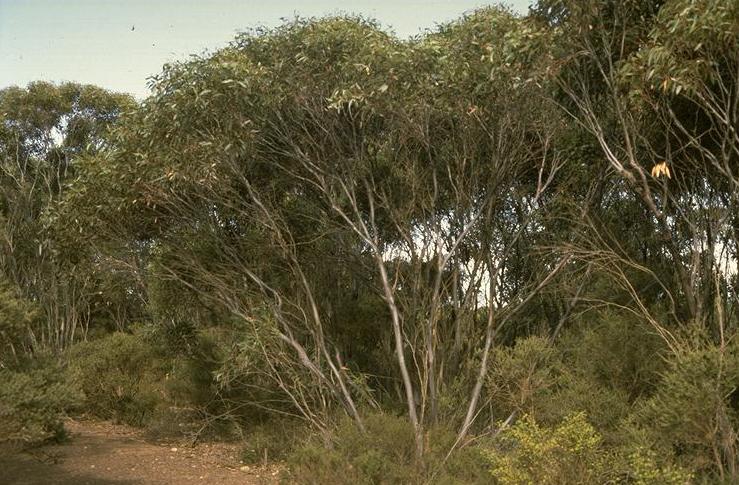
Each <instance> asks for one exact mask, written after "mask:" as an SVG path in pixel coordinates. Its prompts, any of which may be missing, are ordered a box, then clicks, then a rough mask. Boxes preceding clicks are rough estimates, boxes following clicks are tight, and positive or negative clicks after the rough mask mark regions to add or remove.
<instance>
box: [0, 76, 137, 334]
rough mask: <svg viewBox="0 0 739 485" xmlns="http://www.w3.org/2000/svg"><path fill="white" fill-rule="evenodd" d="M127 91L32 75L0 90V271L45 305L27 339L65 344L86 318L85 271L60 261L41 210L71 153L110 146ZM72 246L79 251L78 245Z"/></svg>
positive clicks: (57, 188)
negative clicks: (110, 134) (37, 325)
mask: <svg viewBox="0 0 739 485" xmlns="http://www.w3.org/2000/svg"><path fill="white" fill-rule="evenodd" d="M133 105H134V103H133V100H132V98H130V97H129V96H126V95H118V94H113V93H109V92H107V91H105V90H103V89H101V88H97V87H95V86H87V85H78V84H74V83H64V84H59V85H54V84H51V83H47V82H34V83H31V84H29V85H28V87H27V88H19V87H9V88H5V89H3V90H2V91H0V274H2V276H3V278H4V279H6V280H7V281H8V282H9V283H11V284H12V285H14V286H15V287H16V288H17V289H18V291H20V292H21V294H22V295H23V296H24V297H26V298H28V299H30V300H32V301H36V302H38V304H39V305H40V306H41V307H42V308H43V313H44V316H45V318H44V319H41V320H40V321H44V325H42V326H41V328H36V329H34V330H33V331H31V329H28V330H29V332H30V333H28V334H27V338H28V340H27V343H32V344H39V345H44V346H45V345H49V346H55V347H63V346H65V345H66V344H68V343H70V342H71V341H72V340H73V339H74V336H75V334H76V333H77V332H78V331H79V329H80V327H81V326H84V325H85V321H86V318H87V317H86V314H87V313H88V308H87V306H88V303H87V300H89V298H88V297H89V296H90V294H91V293H92V292H93V290H92V289H91V285H89V281H85V279H86V278H87V276H86V275H85V274H82V272H78V274H77V275H75V271H74V262H72V265H71V267H67V268H62V266H61V265H60V264H59V260H58V258H57V257H56V255H55V251H56V248H55V247H54V245H53V244H52V238H53V236H52V233H53V232H54V230H55V229H54V228H51V227H49V225H48V223H47V220H46V214H47V212H48V211H49V210H50V208H52V207H53V206H54V205H55V204H56V203H57V202H58V200H59V199H60V197H61V196H62V194H63V192H64V189H65V187H66V185H67V183H68V182H69V181H70V180H71V179H72V178H73V177H74V175H75V171H76V162H75V161H76V159H77V158H78V157H81V156H85V155H87V154H91V153H97V152H99V151H100V150H103V149H105V148H107V147H108V145H107V142H106V132H107V130H108V128H109V127H110V126H111V124H112V123H113V122H114V121H115V120H116V119H117V117H118V116H119V115H120V114H121V113H122V111H123V110H125V109H129V108H131V107H132V106H133ZM76 250H77V251H78V252H79V251H82V250H83V248H82V246H81V245H80V244H78V245H77V248H76Z"/></svg>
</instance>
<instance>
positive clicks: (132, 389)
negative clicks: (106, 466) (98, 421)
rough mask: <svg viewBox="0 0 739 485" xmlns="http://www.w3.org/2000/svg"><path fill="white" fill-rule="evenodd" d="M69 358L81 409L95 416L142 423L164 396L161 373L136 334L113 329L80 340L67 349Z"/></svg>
mask: <svg viewBox="0 0 739 485" xmlns="http://www.w3.org/2000/svg"><path fill="white" fill-rule="evenodd" d="M69 358H70V371H71V374H72V377H73V379H74V380H75V382H76V383H77V384H78V385H79V387H80V389H81V390H82V392H83V393H84V409H85V410H86V411H88V412H90V413H91V414H93V415H95V416H98V417H101V418H104V419H114V420H116V421H120V422H124V423H127V424H131V425H143V424H145V423H146V421H147V420H148V419H149V418H150V417H151V414H152V412H153V411H154V409H155V408H156V407H157V405H158V403H160V402H161V401H162V400H163V399H164V392H163V389H162V385H161V384H160V382H161V381H162V380H163V378H164V374H165V373H164V372H163V370H162V369H160V368H159V366H158V363H157V362H156V360H155V356H154V354H153V352H152V349H151V347H150V346H149V345H148V344H147V343H146V342H145V341H144V340H143V339H142V338H141V337H139V336H138V335H130V334H125V333H119V332H117V333H113V334H110V335H108V336H106V337H104V338H101V339H98V340H93V341H89V342H82V343H79V344H77V345H75V346H74V347H73V348H72V349H70V351H69Z"/></svg>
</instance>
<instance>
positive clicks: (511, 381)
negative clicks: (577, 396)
mask: <svg viewBox="0 0 739 485" xmlns="http://www.w3.org/2000/svg"><path fill="white" fill-rule="evenodd" d="M557 364H558V362H557V355H556V350H555V349H554V347H552V345H551V344H550V343H549V341H548V340H547V339H545V338H542V337H527V338H522V339H519V340H518V341H516V344H515V345H514V346H513V347H502V348H498V349H496V351H495V353H494V354H493V359H492V364H491V368H490V372H489V374H488V378H487V389H488V391H489V393H490V395H491V398H492V400H493V405H494V407H495V408H496V411H497V412H498V414H499V415H503V414H505V415H508V414H510V413H511V412H513V411H517V412H520V413H525V414H532V413H534V412H535V407H536V406H537V404H538V403H540V402H541V401H543V400H545V399H546V398H547V397H548V396H549V395H550V392H551V388H552V386H554V384H556V381H557V375H558V370H557Z"/></svg>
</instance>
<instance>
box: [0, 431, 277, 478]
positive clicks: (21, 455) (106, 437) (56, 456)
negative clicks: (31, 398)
mask: <svg viewBox="0 0 739 485" xmlns="http://www.w3.org/2000/svg"><path fill="white" fill-rule="evenodd" d="M66 427H67V429H68V430H69V432H70V439H69V440H68V441H67V442H65V443H63V444H59V445H49V446H44V447H42V448H37V449H35V450H32V451H30V452H10V451H8V450H0V484H3V485H124V484H125V485H134V484H135V485H165V484H166V485H170V484H171V485H178V484H183V485H187V484H196V483H197V484H201V485H202V484H213V485H220V484H223V485H236V484H239V485H257V484H275V483H277V482H278V479H279V470H278V469H277V468H275V467H268V466H267V467H261V466H260V467H256V466H245V465H243V464H241V463H240V462H239V459H238V455H239V450H240V448H239V446H238V445H235V444H229V443H203V444H198V445H196V446H195V447H190V446H187V444H186V443H184V442H182V443H178V442H168V443H160V442H157V443H154V442H151V441H146V440H145V439H144V438H143V436H142V434H141V432H140V431H138V430H135V429H132V428H129V427H127V426H120V425H114V424H111V423H108V422H95V421H69V422H67V423H66Z"/></svg>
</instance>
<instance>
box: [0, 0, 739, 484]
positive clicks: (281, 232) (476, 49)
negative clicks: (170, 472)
mask: <svg viewBox="0 0 739 485" xmlns="http://www.w3.org/2000/svg"><path fill="white" fill-rule="evenodd" d="M150 87H151V92H152V94H151V96H149V97H148V98H146V99H144V100H143V101H141V102H136V101H135V100H134V99H133V98H131V97H129V96H127V95H123V94H116V93H111V92H108V91H106V90H104V89H102V88H98V87H95V86H88V85H79V84H75V83H61V84H53V83H47V82H34V83H31V84H29V85H28V86H27V87H25V88H21V87H8V88H5V89H3V90H1V91H0V121H1V122H0V442H10V443H13V444H16V445H22V446H33V445H36V444H39V443H43V442H46V441H47V440H59V439H63V438H64V428H63V419H64V417H65V416H77V415H87V416H92V417H96V418H101V419H111V420H114V421H116V422H121V423H126V424H129V425H133V426H141V427H144V428H146V429H147V430H148V432H149V433H151V434H152V435H156V436H172V437H182V436H186V437H188V438H190V439H191V440H192V442H193V443H195V442H197V441H199V440H208V439H229V440H238V441H239V442H241V443H243V456H242V458H243V460H244V461H245V462H249V463H262V462H265V461H267V462H269V461H280V462H283V463H284V464H285V469H286V472H285V480H286V481H287V482H289V483H315V484H325V483H332V484H333V483H335V484H342V483H346V484H352V485H354V484H365V483H366V484H375V483H387V484H390V483H404V484H405V483H443V484H453V483H456V484H462V483H500V484H576V483H603V484H606V483H624V484H686V483H727V484H728V483H737V481H739V453H738V452H737V447H738V446H739V438H738V433H739V390H738V389H739V341H737V337H736V335H737V325H738V324H739V276H738V272H737V261H738V260H739V3H738V2H735V1H725V0H723V1H719V0H628V1H607V0H585V1H580V0H578V1H575V0H540V1H539V2H538V3H537V4H535V5H534V6H532V7H531V10H530V12H529V13H528V15H526V16H517V15H514V14H512V13H511V12H510V11H508V10H506V9H505V8H503V7H489V8H483V9H480V10H477V11H474V12H470V13H468V14H466V15H464V16H463V17H461V18H460V19H458V20H456V21H453V22H451V23H448V24H445V25H441V26H439V27H438V28H436V29H435V30H433V31H429V32H427V33H425V34H424V35H419V36H417V37H414V38H411V39H407V40H401V39H399V38H397V37H396V36H394V35H393V34H391V33H388V32H387V31H385V30H383V29H382V28H381V27H380V26H379V25H378V24H376V23H375V22H374V21H371V20H368V19H364V18H359V17H351V16H340V17H329V18H321V19H295V20H292V21H288V22H286V23H285V24H283V25H282V26H280V27H277V28H275V29H265V30H256V31H253V32H248V33H244V34H241V35H239V36H238V37H237V38H236V39H234V41H233V42H232V43H230V44H229V45H228V46H226V47H224V48H222V49H220V50H218V51H216V52H213V53H209V54H203V55H200V56H194V57H192V59H191V60H189V61H187V62H181V63H175V64H168V65H165V66H164V67H163V70H162V72H161V73H159V74H157V75H155V76H154V77H152V78H151V79H150Z"/></svg>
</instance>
